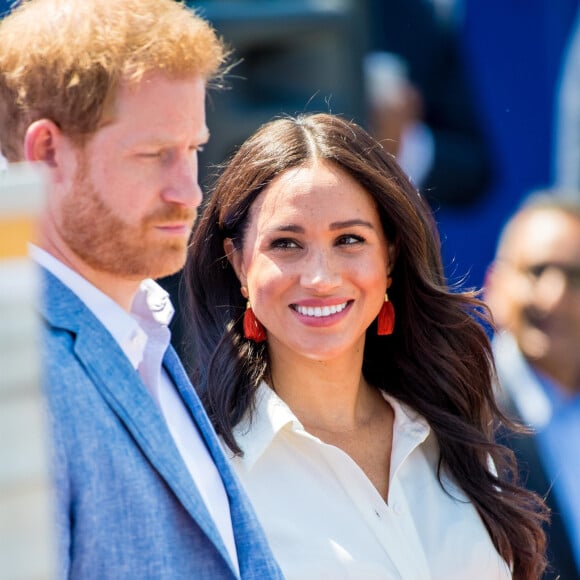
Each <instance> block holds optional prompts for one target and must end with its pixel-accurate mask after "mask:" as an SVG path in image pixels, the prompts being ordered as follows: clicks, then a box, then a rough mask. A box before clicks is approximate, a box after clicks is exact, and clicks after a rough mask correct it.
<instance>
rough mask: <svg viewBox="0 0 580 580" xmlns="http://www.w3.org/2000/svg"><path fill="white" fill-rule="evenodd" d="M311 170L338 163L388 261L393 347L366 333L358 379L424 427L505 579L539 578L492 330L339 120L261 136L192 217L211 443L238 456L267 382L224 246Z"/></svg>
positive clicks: (193, 332) (194, 344) (424, 228)
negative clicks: (291, 177) (290, 174)
mask: <svg viewBox="0 0 580 580" xmlns="http://www.w3.org/2000/svg"><path fill="white" fill-rule="evenodd" d="M312 159H323V160H326V161H328V162H330V163H333V164H335V165H336V166H337V167H339V168H340V169H342V170H343V171H345V172H346V173H348V174H349V175H351V176H352V177H353V178H354V179H355V180H356V181H357V182H358V183H359V184H360V185H361V186H362V187H364V188H365V190H366V191H367V192H368V193H369V194H370V195H371V196H372V197H373V199H374V200H375V202H376V204H377V207H378V211H379V214H380V218H381V222H382V225H383V228H384V231H385V234H386V237H387V240H388V241H389V243H390V244H393V245H394V247H395V249H396V259H395V265H394V268H393V270H392V273H391V275H392V279H393V283H392V286H391V287H390V288H389V297H390V299H391V301H392V302H393V305H394V307H395V309H396V313H397V323H396V326H395V331H394V333H393V334H392V335H390V336H378V335H377V333H376V323H373V324H372V325H371V327H370V328H369V329H368V330H367V334H366V341H365V352H364V362H363V369H362V371H363V373H364V376H365V378H366V379H367V381H368V382H369V383H370V384H372V385H374V386H375V387H376V388H378V389H381V390H382V391H384V392H386V393H388V394H390V395H392V396H394V397H396V398H397V399H398V400H400V401H402V402H403V403H405V404H407V405H408V406H410V407H411V408H413V409H415V410H416V411H417V412H419V413H420V414H421V415H423V416H424V417H425V418H426V420H427V421H428V422H429V425H430V426H431V428H432V430H433V432H434V433H435V435H436V437H437V441H438V443H439V447H440V459H439V466H438V469H439V475H440V473H441V470H445V472H446V473H449V474H451V476H452V477H453V478H454V479H455V481H456V482H457V483H458V484H459V485H460V487H461V488H462V490H463V491H464V492H465V493H466V494H467V496H468V497H469V499H470V500H471V501H472V502H473V504H474V505H475V507H476V508H477V511H478V512H479V515H480V516H481V518H482V520H483V522H484V523H485V525H486V527H487V529H488V531H489V534H490V536H491V538H492V541H493V543H494V545H495V546H496V548H497V550H498V552H499V553H500V554H501V555H502V557H503V558H504V559H505V560H506V561H507V562H509V563H510V564H511V565H512V567H513V572H514V578H516V579H521V580H531V579H533V578H539V577H540V576H541V573H542V571H543V569H544V567H545V557H544V552H545V536H544V532H543V531H542V527H541V523H542V521H544V520H545V519H546V517H547V516H546V515H545V508H544V506H543V503H542V502H541V500H540V499H539V498H538V497H537V496H535V495H533V494H532V493H531V492H529V491H526V490H524V489H523V488H522V487H520V486H519V484H518V482H517V476H516V465H515V459H514V456H513V454H512V453H511V452H510V451H508V450H507V449H506V448H504V447H502V446H499V445H497V444H496V443H495V442H494V441H495V439H494V438H495V430H496V428H497V427H499V426H500V425H505V424H508V425H509V422H508V420H507V419H506V418H505V417H504V416H503V415H502V413H501V412H500V410H499V409H498V407H497V405H496V402H495V398H494V389H493V384H494V376H495V370H494V365H493V359H492V354H491V347H490V342H489V339H488V337H487V334H486V332H485V330H484V328H483V326H482V324H481V323H482V322H486V323H488V322H489V314H488V312H487V309H486V307H485V305H484V304H483V303H482V302H481V301H480V299H479V298H478V294H477V292H475V291H464V292H459V291H454V289H453V288H450V287H449V286H448V284H447V283H446V280H445V276H444V272H443V267H442V263H441V252H440V243H439V238H438V234H437V230H436V227H435V224H434V220H433V218H432V214H431V211H430V209H429V208H428V206H427V204H426V202H425V201H424V200H423V198H422V197H421V196H420V195H419V193H418V192H417V190H416V189H415V188H414V187H413V185H412V184H411V182H410V181H409V179H408V178H407V177H406V176H405V174H404V173H403V172H402V170H401V169H400V168H399V166H398V165H397V163H396V161H395V160H394V158H393V157H392V156H391V155H389V154H388V153H387V152H386V151H385V150H384V149H383V147H382V146H381V145H380V144H379V143H378V142H377V141H375V140H374V139H373V138H372V137H370V136H369V135H368V134H367V133H366V131H365V130H364V129H362V128H361V127H360V126H358V125H356V124H354V123H352V122H348V121H346V120H344V119H342V118H340V117H338V116H333V115H329V114H324V113H319V114H310V115H301V116H298V117H296V118H290V117H287V118H280V119H276V120H274V121H272V122H270V123H267V124H266V125H264V126H262V127H261V128H260V129H259V130H258V131H257V132H256V133H255V134H254V135H253V136H251V137H250V138H249V139H248V140H247V141H246V142H245V143H244V144H243V145H242V146H241V147H240V148H239V150H238V151H237V152H236V153H235V154H234V155H233V157H232V158H231V160H230V162H229V163H228V164H227V165H226V166H225V168H224V169H223V171H222V173H221V175H220V176H219V178H218V180H217V182H216V184H215V187H214V188H213V191H212V193H211V195H210V196H209V197H208V199H207V201H206V203H205V207H204V210H203V212H202V214H201V215H200V218H199V221H198V224H197V227H196V230H195V232H194V234H193V238H192V244H191V248H190V251H189V256H188V260H187V263H186V267H185V271H184V276H183V284H184V287H183V291H184V293H185V295H184V304H185V305H186V306H185V308H184V312H185V315H186V317H187V318H186V320H185V327H186V329H187V331H186V332H188V334H186V336H187V337H188V340H187V345H188V348H189V349H190V355H191V358H190V371H191V374H192V378H193V380H194V382H195V384H196V385H197V387H198V389H199V391H200V395H201V397H202V400H203V402H204V404H205V406H206V408H207V411H208V413H209V416H210V418H211V420H212V422H213V424H214V426H215V428H216V430H217V432H218V433H219V434H220V435H221V436H222V437H223V439H224V441H225V443H226V444H227V445H228V446H229V447H230V448H231V449H232V450H233V451H234V452H238V453H239V452H240V448H239V447H238V445H237V443H236V441H235V439H234V436H233V433H232V429H233V427H234V426H235V425H236V424H237V423H238V422H239V421H240V420H241V418H242V417H243V416H244V414H245V413H247V412H252V410H253V404H254V396H255V392H256V388H257V386H258V384H259V383H260V381H261V380H262V379H264V378H266V379H267V378H268V376H269V375H268V373H269V359H268V350H267V344H266V343H260V344H257V343H254V342H251V341H249V340H247V339H245V338H244V334H243V328H242V317H243V313H244V309H245V305H246V300H245V299H244V298H243V297H242V295H241V293H240V283H239V281H238V279H237V277H236V274H235V272H234V270H233V268H232V267H231V265H230V263H229V261H228V259H227V257H226V255H225V252H224V248H223V242H224V239H225V238H231V239H232V240H233V243H234V245H235V247H236V248H241V247H242V246H243V243H244V235H245V229H246V227H247V224H248V213H249V209H250V207H251V205H252V204H253V202H254V201H255V199H256V198H257V196H258V195H260V193H261V192H262V191H263V190H264V189H265V188H266V187H268V185H269V184H270V183H271V182H272V180H273V179H275V178H276V177H277V176H278V175H280V174H281V173H283V172H284V171H286V170H287V169H289V168H292V167H299V166H302V165H304V164H306V163H308V162H309V161H310V160H312ZM510 427H512V428H513V427H514V426H513V425H510ZM490 460H491V461H492V462H493V464H495V469H492V468H491V467H490V465H491V463H490ZM439 479H440V481H441V477H439Z"/></svg>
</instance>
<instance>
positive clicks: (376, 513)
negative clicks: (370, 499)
mask: <svg viewBox="0 0 580 580" xmlns="http://www.w3.org/2000/svg"><path fill="white" fill-rule="evenodd" d="M375 516H377V518H379V520H380V519H381V514H380V512H379V510H377V509H375Z"/></svg>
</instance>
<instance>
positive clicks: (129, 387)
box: [41, 273, 231, 566]
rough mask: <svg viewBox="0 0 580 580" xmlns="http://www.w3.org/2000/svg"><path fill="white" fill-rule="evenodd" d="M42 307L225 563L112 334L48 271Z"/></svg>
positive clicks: (187, 479)
mask: <svg viewBox="0 0 580 580" xmlns="http://www.w3.org/2000/svg"><path fill="white" fill-rule="evenodd" d="M46 283H47V285H48V292H45V293H44V296H45V301H44V304H43V305H42V307H41V309H42V310H43V314H44V315H45V317H46V318H47V320H48V322H49V323H50V324H52V325H53V326H56V327H59V328H63V329H66V330H68V331H69V332H71V333H73V335H75V342H74V351H75V354H76V356H77V357H78V358H79V360H80V361H81V362H82V364H83V366H84V367H85V368H86V371H87V374H88V375H89V377H90V378H91V380H92V381H93V383H94V385H95V387H96V388H97V389H98V390H99V392H100V393H101V395H102V396H103V398H104V399H105V400H106V401H107V403H108V405H109V407H110V408H111V410H112V411H113V412H114V413H115V414H116V415H117V416H118V417H119V419H120V420H121V421H122V422H123V424H124V425H125V427H126V428H127V430H128V431H129V432H130V433H131V435H132V436H133V438H134V439H135V441H136V443H137V445H138V446H139V447H140V448H141V450H142V451H143V453H144V454H145V456H146V457H147V458H148V459H149V461H150V462H151V464H152V465H153V466H154V468H155V469H156V470H157V472H158V473H159V474H160V476H161V477H162V478H163V479H164V480H165V481H166V483H167V485H168V486H169V487H170V488H171V489H172V491H173V492H174V493H175V495H176V496H177V498H178V499H179V500H180V502H181V503H182V504H183V506H184V508H185V509H186V510H187V511H188V513H189V514H190V515H191V517H192V518H193V519H194V520H195V522H196V523H197V525H198V526H199V527H200V528H201V529H202V530H203V531H204V532H205V534H206V535H207V536H208V538H209V539H210V540H211V541H212V542H213V543H214V544H215V546H216V548H217V549H218V551H219V552H220V553H221V554H222V556H223V557H224V559H225V560H226V561H227V562H228V563H230V566H231V562H230V558H229V555H228V553H227V550H226V547H225V545H224V543H223V541H222V538H221V535H220V534H219V532H218V530H217V528H216V526H215V524H214V522H213V519H212V517H211V515H210V513H209V511H208V509H207V507H206V505H205V503H204V501H203V499H202V497H201V496H200V494H199V492H198V490H197V487H196V486H195V484H194V482H193V480H192V478H191V475H190V474H189V472H188V471H187V468H186V467H185V464H184V462H183V460H182V458H181V456H180V454H179V452H178V450H177V447H176V446H175V444H174V442H173V438H172V437H171V434H170V432H169V430H168V428H167V425H166V424H165V421H164V419H163V417H162V416H161V413H160V412H159V410H158V408H157V406H156V405H155V403H154V401H153V399H152V398H151V397H150V395H149V393H148V392H147V390H146V387H145V385H144V384H143V382H142V381H141V378H140V377H139V375H138V374H137V372H136V371H135V369H134V368H133V366H132V365H131V363H130V362H129V360H128V359H127V357H126V356H125V354H124V353H123V351H122V350H121V348H120V347H119V345H118V344H117V343H116V342H114V340H113V339H112V338H111V335H110V334H109V333H108V332H107V330H106V329H105V328H104V326H103V325H102V324H101V323H100V322H99V321H98V319H97V318H96V317H95V316H94V315H93V314H92V312H90V310H88V308H86V306H85V305H84V304H83V303H82V301H81V300H80V299H79V298H78V297H77V296H76V295H75V294H74V293H72V292H71V291H70V290H69V289H68V288H66V286H64V285H63V284H62V283H61V282H60V281H58V280H57V279H56V278H54V277H53V276H52V275H51V274H49V273H46Z"/></svg>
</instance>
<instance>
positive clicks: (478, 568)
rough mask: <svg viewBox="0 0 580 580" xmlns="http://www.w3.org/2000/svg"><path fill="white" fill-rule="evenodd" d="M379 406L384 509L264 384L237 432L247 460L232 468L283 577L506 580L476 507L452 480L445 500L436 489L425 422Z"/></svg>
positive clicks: (400, 408) (364, 481) (365, 482)
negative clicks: (386, 464) (389, 420)
mask: <svg viewBox="0 0 580 580" xmlns="http://www.w3.org/2000/svg"><path fill="white" fill-rule="evenodd" d="M385 399H386V400H387V401H388V402H389V403H390V404H391V406H392V407H393V409H394V412H395V422H394V426H393V448H392V456H391V474H390V483H389V497H388V501H387V502H386V503H385V501H384V500H383V498H382V497H381V495H380V494H379V493H378V491H377V490H376V488H375V487H374V486H373V485H372V483H371V482H370V481H369V479H368V478H367V476H366V475H365V474H364V472H363V471H362V470H361V469H360V468H359V467H358V465H357V464H356V463H355V462H354V461H353V460H352V459H351V458H350V457H349V456H348V455H347V454H346V453H344V452H343V451H342V450H341V449H339V448H337V447H334V446H333V445H328V444H326V443H323V442H322V441H321V440H320V439H318V438H317V437H314V436H312V435H310V434H309V433H307V432H306V431H305V429H304V427H303V426H302V425H301V423H300V422H299V421H298V419H297V418H296V417H295V415H294V414H293V413H292V411H291V410H290V409H289V408H288V406H287V405H286V404H285V403H284V401H282V400H281V399H280V398H279V397H278V396H277V395H276V394H275V393H274V392H273V391H272V390H271V389H270V388H269V387H268V386H267V385H266V384H265V383H263V384H262V385H261V386H260V388H259V390H258V394H257V401H256V403H257V404H256V411H255V414H254V416H253V422H252V424H251V428H250V425H249V424H248V421H247V420H244V421H242V422H241V423H240V424H238V425H237V426H236V429H235V431H234V435H235V437H236V440H237V442H238V444H239V445H240V447H241V449H242V451H243V452H244V455H243V457H233V458H232V462H233V465H234V468H235V470H236V472H237V474H238V475H239V477H240V479H241V481H242V483H243V484H244V486H245V488H246V490H247V492H248V495H249V496H250V499H251V500H252V502H253V504H254V507H255V510H256V513H257V514H258V518H259V519H260V521H261V523H262V525H263V527H264V529H265V531H266V535H267V536H268V539H269V541H270V545H271V547H272V550H273V552H274V555H275V556H276V558H277V560H278V563H279V564H280V566H281V568H282V571H283V573H284V575H285V577H286V578H287V579H288V580H293V579H296V580H298V579H300V580H308V579H312V580H320V579H326V578H327V579H329V580H330V579H332V580H340V579H346V578H348V579H353V580H355V579H356V580H361V579H364V580H373V579H379V578H381V579H404V580H430V579H433V580H500V579H501V580H503V579H509V578H511V574H510V571H509V568H508V566H507V564H506V563H505V561H504V560H503V559H502V558H501V557H500V556H499V554H498V553H497V551H496V549H495V548H494V546H493V544H492V542H491V540H490V538H489V535H488V533H487V531H486V529H485V526H484V525H483V523H482V521H481V519H480V517H479V515H478V513H477V512H476V510H475V508H474V507H473V506H472V505H471V503H469V502H468V500H467V499H466V498H465V495H464V494H463V493H462V492H461V491H460V490H459V489H458V488H457V487H456V486H455V485H453V484H452V483H451V482H450V481H449V480H446V479H444V483H445V487H446V489H447V491H448V492H449V494H448V493H446V492H445V491H444V490H443V489H442V487H441V485H440V484H439V481H438V480H437V474H436V467H437V459H438V447H437V442H436V440H435V436H434V435H432V434H431V433H430V428H429V426H428V424H427V422H426V421H425V419H424V418H422V417H421V416H419V415H418V414H417V413H415V412H414V411H412V410H411V409H409V408H408V407H406V406H404V405H402V404H401V403H399V402H398V401H396V400H395V399H393V398H392V397H388V396H385ZM450 494H451V495H450ZM451 496H453V497H451Z"/></svg>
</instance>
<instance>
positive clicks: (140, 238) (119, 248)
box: [62, 155, 196, 280]
mask: <svg viewBox="0 0 580 580" xmlns="http://www.w3.org/2000/svg"><path fill="white" fill-rule="evenodd" d="M195 215H196V211H195V209H194V208H187V207H183V206H178V205H172V204H165V205H164V206H162V207H160V208H159V209H157V210H156V211H154V212H151V213H150V214H149V215H146V216H145V217H143V218H141V219H140V221H139V222H138V223H136V224H135V223H133V224H132V223H130V222H128V221H125V220H124V219H123V218H122V217H121V216H119V215H117V214H116V213H115V212H114V211H113V209H111V208H110V207H109V206H108V205H107V204H106V203H105V202H104V201H103V199H102V196H101V195H100V193H99V191H98V190H97V188H96V187H95V186H94V184H93V183H92V181H91V179H90V177H89V174H88V164H87V161H86V158H85V157H84V156H82V155H81V158H80V159H79V166H78V171H77V174H76V176H75V180H74V184H73V187H72V189H71V191H70V192H69V194H68V195H67V196H66V198H65V199H64V200H63V204H62V237H63V239H64V241H65V242H66V243H67V245H68V246H69V248H70V249H71V250H72V251H73V252H74V253H75V254H77V255H78V256H79V257H80V258H81V259H82V260H83V261H84V262H85V263H86V264H87V265H89V266H90V267H91V268H93V269H94V270H97V271H100V272H107V273H109V274H113V275H116V276H119V277H122V278H128V279H135V280H142V279H144V278H162V277H164V276H169V275H171V274H175V273H176V272H178V271H179V270H181V268H182V267H183V265H184V263H185V258H186V253H187V245H188V241H189V237H186V236H183V237H176V236H172V237H165V238H164V237H163V236H162V235H160V233H159V232H157V231H156V230H155V226H159V225H160V224H164V223H167V222H176V221H187V222H190V223H191V225H192V226H193V221H194V219H195ZM190 230H191V228H190Z"/></svg>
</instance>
